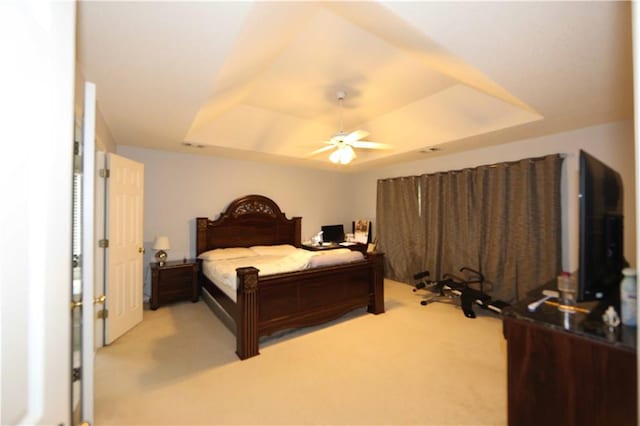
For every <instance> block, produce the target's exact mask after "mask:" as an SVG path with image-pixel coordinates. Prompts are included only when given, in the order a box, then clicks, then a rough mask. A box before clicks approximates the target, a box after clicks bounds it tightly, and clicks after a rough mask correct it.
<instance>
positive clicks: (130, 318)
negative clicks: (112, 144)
mask: <svg viewBox="0 0 640 426" xmlns="http://www.w3.org/2000/svg"><path fill="white" fill-rule="evenodd" d="M107 164H108V168H109V178H108V179H107V239H108V241H109V248H108V250H107V260H106V264H107V276H106V282H107V285H106V290H107V291H106V293H107V294H106V296H107V309H108V311H109V316H108V318H107V320H106V324H105V326H106V327H105V341H106V343H107V344H109V343H111V342H113V341H114V340H115V339H117V338H118V337H120V336H122V335H123V334H124V333H126V332H127V331H128V330H129V329H131V328H132V327H134V326H135V325H136V324H138V323H139V322H140V321H142V303H143V300H142V292H143V285H142V281H143V280H142V274H143V268H142V264H143V259H144V255H143V254H144V250H143V244H142V206H143V196H144V165H143V164H141V163H137V162H135V161H132V160H129V159H127V158H124V157H120V156H118V155H115V154H108V155H107Z"/></svg>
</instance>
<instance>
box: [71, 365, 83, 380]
mask: <svg viewBox="0 0 640 426" xmlns="http://www.w3.org/2000/svg"><path fill="white" fill-rule="evenodd" d="M80 379H82V368H81V367H75V368H73V369H71V381H72V382H77V381H78V380H80Z"/></svg>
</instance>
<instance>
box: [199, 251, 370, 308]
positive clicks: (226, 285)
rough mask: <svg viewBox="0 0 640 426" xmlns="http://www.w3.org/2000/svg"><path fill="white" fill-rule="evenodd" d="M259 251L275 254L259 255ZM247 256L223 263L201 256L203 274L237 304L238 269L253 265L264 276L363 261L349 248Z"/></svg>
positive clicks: (205, 255) (226, 260)
mask: <svg viewBox="0 0 640 426" xmlns="http://www.w3.org/2000/svg"><path fill="white" fill-rule="evenodd" d="M274 247H275V246H274ZM289 247H292V246H289ZM225 250H228V249H225ZM258 252H259V253H273V254H257V253H258ZM285 253H288V254H285ZM247 254H248V256H245V257H232V258H230V259H221V260H220V256H217V257H216V256H213V257H216V259H217V260H207V257H208V258H211V257H212V256H210V253H209V256H207V254H206V253H204V254H203V255H200V258H202V259H203V262H202V272H203V273H204V275H205V276H206V277H207V278H209V279H210V280H211V281H213V282H214V283H216V284H217V285H218V287H219V288H220V289H221V290H222V291H223V292H224V293H225V294H226V295H227V296H229V298H231V300H233V301H234V302H235V301H236V288H237V279H236V278H237V277H236V269H237V268H242V267H247V266H253V267H254V268H256V269H258V270H259V272H258V276H265V275H273V274H279V273H283V272H293V271H301V270H303V269H310V268H318V267H322V266H330V265H336V264H340V263H350V262H356V261H358V260H362V259H364V256H363V255H362V253H360V252H356V251H351V250H349V249H347V248H342V249H336V250H326V251H308V250H304V249H294V250H290V249H288V248H287V249H286V250H276V249H275V248H274V249H273V250H266V251H265V250H264V249H262V250H260V249H259V250H253V252H252V253H249V252H247Z"/></svg>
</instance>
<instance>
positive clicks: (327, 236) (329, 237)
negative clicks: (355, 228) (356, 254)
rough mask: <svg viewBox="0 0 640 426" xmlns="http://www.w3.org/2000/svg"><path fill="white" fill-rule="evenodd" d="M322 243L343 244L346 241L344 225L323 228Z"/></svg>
mask: <svg viewBox="0 0 640 426" xmlns="http://www.w3.org/2000/svg"><path fill="white" fill-rule="evenodd" d="M321 230H322V241H326V242H331V243H341V242H343V241H344V225H325V226H322V228H321Z"/></svg>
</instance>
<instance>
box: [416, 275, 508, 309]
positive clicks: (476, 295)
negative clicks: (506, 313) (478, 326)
mask: <svg viewBox="0 0 640 426" xmlns="http://www.w3.org/2000/svg"><path fill="white" fill-rule="evenodd" d="M460 272H467V273H470V274H473V276H472V277H471V278H470V279H463V278H460V277H458V276H456V275H454V274H451V273H446V274H444V275H442V279H441V280H437V281H432V280H430V279H429V275H430V273H429V271H422V272H419V273H417V274H415V275H414V276H413V279H414V280H416V284H415V288H414V289H413V291H414V292H417V291H418V290H423V289H424V290H427V291H429V292H431V293H432V294H431V295H429V296H428V297H425V298H424V299H423V300H421V301H420V304H421V305H423V306H426V305H428V304H429V303H433V302H442V301H447V302H450V301H453V300H454V298H455V297H459V298H460V306H461V308H462V312H463V313H464V316H465V317H467V318H475V317H476V314H475V312H474V311H473V304H474V303H475V304H476V305H478V306H480V307H481V308H483V309H488V310H490V311H493V312H495V313H497V314H502V311H503V309H504V308H506V307H507V306H509V304H508V303H506V302H503V301H501V300H493V299H492V298H491V296H489V295H488V294H487V293H485V292H484V275H482V273H481V272H479V271H476V270H474V269H471V268H469V267H466V266H464V267H462V268H460ZM469 284H478V286H479V289H475V288H473V287H469Z"/></svg>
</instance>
